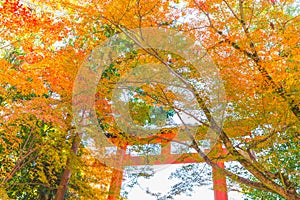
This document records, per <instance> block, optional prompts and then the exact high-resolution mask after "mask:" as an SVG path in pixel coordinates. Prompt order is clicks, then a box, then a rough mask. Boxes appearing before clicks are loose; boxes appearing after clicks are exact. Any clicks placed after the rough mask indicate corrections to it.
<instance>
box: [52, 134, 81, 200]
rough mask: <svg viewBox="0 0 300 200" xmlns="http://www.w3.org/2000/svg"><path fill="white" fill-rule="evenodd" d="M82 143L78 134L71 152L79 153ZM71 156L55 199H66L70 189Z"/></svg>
mask: <svg viewBox="0 0 300 200" xmlns="http://www.w3.org/2000/svg"><path fill="white" fill-rule="evenodd" d="M79 145H80V136H79V135H78V134H76V136H75V138H74V141H73V143H72V148H71V153H73V154H74V155H77V152H78V148H79ZM71 163H72V162H71V158H68V160H67V163H66V168H65V170H64V173H63V175H62V177H61V179H60V183H59V186H58V188H57V192H56V195H55V200H64V197H65V195H66V192H67V189H68V184H69V180H70V178H71V174H72V172H71V168H72V167H71Z"/></svg>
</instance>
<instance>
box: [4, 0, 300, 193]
mask: <svg viewBox="0 0 300 200" xmlns="http://www.w3.org/2000/svg"><path fill="white" fill-rule="evenodd" d="M177 3H179V4H177ZM180 3H181V4H183V6H180ZM45 7H46V8H45ZM34 8H39V9H41V11H40V12H37V14H36V15H35V14H32V13H33V11H32V10H31V9H34ZM0 13H1V16H3V17H4V18H3V19H2V20H1V24H2V25H3V27H4V28H3V29H2V30H1V41H3V45H4V47H5V48H4V49H5V50H4V52H5V54H6V55H5V58H4V59H1V75H0V77H1V79H0V80H1V86H2V87H1V106H2V109H3V113H2V114H1V115H2V116H3V120H2V122H1V125H2V124H3V125H2V126H1V136H2V135H3V137H1V156H2V155H3V156H2V157H1V159H2V160H4V159H7V161H6V162H5V165H6V166H3V167H5V170H4V171H3V173H2V175H3V176H2V177H3V178H2V177H1V180H2V182H9V181H10V180H14V181H17V180H19V178H20V177H21V175H19V176H17V175H16V174H17V173H20V174H22V173H26V172H25V171H29V172H30V173H29V175H28V177H26V180H25V181H28V182H30V181H32V180H33V179H34V180H36V179H38V180H40V182H39V184H40V186H43V184H46V185H47V187H48V189H49V187H50V189H49V190H48V191H50V192H49V193H51V195H52V197H48V198H54V196H55V198H56V199H63V198H64V197H67V196H68V194H69V195H71V196H69V198H74V197H78V195H80V196H82V198H83V199H84V197H83V196H85V195H86V196H88V194H89V192H90V191H88V190H83V189H82V188H81V189H78V187H80V186H79V185H81V186H82V187H86V188H89V187H91V185H92V184H96V182H97V180H99V181H100V178H103V182H101V183H100V184H104V185H106V186H107V187H108V184H107V178H109V177H110V170H108V169H106V168H105V167H104V166H102V165H101V163H98V164H96V166H101V167H100V168H101V169H102V170H99V171H96V170H89V169H90V168H88V167H87V166H88V165H86V166H85V165H84V164H82V165H80V164H78V163H82V162H83V163H84V162H85V163H89V162H88V160H89V159H91V158H90V157H88V156H82V155H83V154H84V153H86V154H88V151H87V150H86V149H85V148H84V146H83V145H80V138H81V134H82V133H78V132H76V130H74V127H73V126H74V125H72V118H71V117H70V116H72V114H73V113H72V109H71V106H72V105H71V97H72V87H73V83H74V79H75V77H76V73H77V69H78V68H79V67H80V65H81V63H82V62H83V60H84V58H85V57H86V56H87V55H88V53H89V51H90V50H92V49H93V48H94V47H96V46H97V45H99V44H101V42H102V41H104V40H106V39H107V37H111V36H113V35H115V34H118V33H121V32H123V33H125V34H126V33H127V31H128V30H130V29H133V28H141V29H142V28H145V27H156V28H166V29H170V30H176V31H178V32H184V33H185V34H187V35H189V36H190V37H191V38H193V39H194V40H195V41H198V42H200V43H201V45H202V46H203V48H204V49H205V50H206V51H207V53H208V54H209V55H210V57H211V58H212V60H213V61H214V62H215V64H216V66H217V67H218V70H219V73H220V75H221V77H222V80H223V83H224V86H225V90H226V104H227V108H226V114H225V115H226V119H225V121H224V124H223V126H218V124H216V123H213V122H214V116H213V115H212V114H211V112H212V110H213V108H211V107H210V104H209V103H210V102H207V101H208V100H209V98H206V97H207V96H205V95H206V93H205V91H204V92H203V93H201V92H200V94H201V95H199V94H198V95H197V93H198V92H199V91H195V89H193V88H195V83H193V82H192V81H182V82H181V83H180V86H181V87H184V86H187V85H188V86H189V87H190V88H192V89H191V90H192V92H193V93H194V95H195V96H196V100H197V103H198V106H199V107H200V108H199V109H200V110H202V111H204V115H205V117H206V119H205V120H202V119H198V120H199V121H200V122H201V123H200V124H201V126H203V127H202V131H203V130H205V131H206V130H207V129H211V130H212V131H214V132H216V134H218V135H219V137H220V141H221V142H222V143H223V144H224V145H225V146H226V149H227V151H228V155H227V156H231V157H232V159H234V160H236V161H238V162H239V163H240V164H241V165H242V166H243V169H245V171H247V172H248V173H249V174H250V176H251V177H250V178H245V177H242V176H239V171H238V170H236V171H234V170H230V169H221V168H220V167H219V166H217V164H216V162H215V160H217V159H218V157H214V156H216V155H212V156H207V155H205V154H204V153H203V152H202V151H201V149H199V148H198V145H197V140H196V139H195V138H194V139H193V140H192V142H193V143H192V145H191V146H190V147H192V148H195V150H197V152H198V153H199V156H201V157H203V159H204V160H205V161H206V163H208V164H209V165H211V166H212V167H214V168H215V169H217V170H219V171H220V172H222V173H224V174H225V175H227V177H229V178H230V179H231V180H232V181H233V182H237V183H239V184H240V185H241V187H242V188H243V189H244V192H246V193H248V194H249V195H254V196H255V195H265V194H268V195H269V194H270V193H272V194H277V195H279V196H281V197H283V198H285V199H299V184H297V180H299V174H298V173H297V171H298V167H297V165H298V164H299V163H298V160H299V156H298V155H299V152H298V150H297V146H299V130H300V127H299V120H300V107H299V102H300V99H299V36H298V35H297V34H296V33H297V32H299V26H300V23H299V17H298V13H299V11H298V10H296V8H295V5H293V2H292V1H271V2H269V1H265V0H262V1H250V0H249V1H244V0H240V1H231V0H206V1H196V0H195V1H192V0H191V1H182V2H180V1H177V2H171V1H158V0H152V1H139V0H122V1H104V0H101V1H84V0H82V1H72V0H65V1H55V0H52V1H47V2H46V1H45V2H44V1H40V2H38V1H28V7H25V6H21V5H20V4H19V2H18V1H3V3H2V4H1V12H0ZM15 15H17V16H19V17H14V16H15ZM54 19H55V20H54ZM186 19H188V20H186ZM33 25H34V26H33ZM140 36H141V35H140ZM130 39H133V38H129V39H128V40H130ZM58 41H61V42H62V41H63V42H64V45H63V46H64V47H62V48H61V49H60V48H58V49H56V48H57V43H56V42H58ZM125 42H128V41H125ZM130 42H133V43H134V42H137V41H136V40H134V39H133V40H131V41H130ZM130 42H129V43H130ZM55 43H56V45H54V44H55ZM129 46H130V45H129ZM2 49H3V48H2ZM119 51H120V52H122V51H124V49H120V50H119ZM125 52H126V51H125ZM123 53H124V52H123ZM168 54H169V52H167V53H166V52H161V51H158V50H156V49H151V51H150V50H147V49H142V50H141V51H139V52H135V51H133V52H129V53H128V52H126V53H124V54H123V56H121V57H119V58H118V59H117V60H114V61H112V63H111V65H109V66H106V67H107V70H105V71H104V73H103V74H102V78H101V80H100V83H99V87H98V88H97V93H96V96H97V98H98V101H96V106H97V114H98V118H99V119H100V124H101V125H102V126H103V128H104V130H105V131H106V133H107V137H113V138H114V137H117V138H123V139H122V140H121V141H122V142H125V143H126V142H128V141H129V140H130V138H128V135H127V136H126V135H125V137H123V136H122V135H121V134H120V130H119V129H118V127H117V124H116V123H115V119H114V118H113V117H112V116H109V115H107V114H108V113H111V112H112V110H111V107H110V102H111V99H112V93H111V92H112V90H113V89H114V88H115V87H116V82H118V81H119V80H120V77H122V76H125V75H126V73H127V72H128V71H130V70H132V69H133V68H135V67H136V65H138V64H142V63H149V62H151V63H161V64H163V65H165V67H167V68H169V69H170V70H173V71H176V70H179V69H183V68H184V67H187V66H188V68H189V70H190V71H189V72H188V73H185V74H179V73H177V75H178V76H180V77H181V78H182V79H181V80H197V81H199V79H197V78H199V77H201V75H199V72H198V73H196V72H195V70H194V69H195V68H196V66H192V65H187V63H185V62H184V61H183V58H180V57H177V56H176V55H172V62H168ZM7 75H9V76H7ZM132 92H133V94H134V95H133V99H136V100H135V101H131V102H130V103H129V107H130V108H131V110H130V111H131V113H130V116H131V118H132V119H133V120H134V122H135V123H136V124H139V125H140V126H143V125H147V124H149V123H150V124H154V125H156V126H158V125H159V124H160V123H165V121H167V119H170V118H172V116H174V115H176V114H178V109H180V108H179V107H176V106H175V105H174V101H175V100H178V99H177V98H178V96H180V95H179V93H180V92H178V93H177V94H176V95H174V92H171V91H170V90H168V89H167V87H166V86H164V85H162V84H156V83H151V84H148V85H147V84H145V85H143V86H140V87H136V88H133V90H132ZM183 96H184V95H183ZM159 109H161V112H160V111H159ZM176 109H177V110H176ZM149 112H150V113H151V112H152V113H154V115H155V112H160V113H159V114H158V115H156V116H164V117H163V118H161V119H158V118H157V119H156V120H152V121H151V117H150V115H147V114H145V113H149ZM194 118H197V116H194ZM12 133H14V134H12ZM161 135H162V137H163V134H161ZM230 135H235V136H239V137H234V138H230V137H229V136H230ZM245 135H247V137H245ZM33 136H34V137H33ZM165 137H167V136H166V135H165ZM3 138H4V139H3ZM32 138H34V139H32ZM169 139H170V138H169ZM30 141H33V143H31V142H30ZM51 141H54V142H51ZM288 141H289V142H288ZM12 144H13V145H12ZM61 144H64V145H61ZM10 145H12V146H11V147H10ZM37 149H39V151H37ZM40 149H41V150H40ZM46 150H47V151H49V155H48V154H46V152H45V151H46ZM24 151H25V152H27V153H25V152H24ZM38 152H39V153H38ZM254 152H255V153H254ZM13 154H16V155H19V158H21V160H18V159H17V160H16V158H18V156H15V157H13V158H12V156H11V155H13ZM76 154H79V155H80V156H75V155H76ZM291 157H292V158H293V159H289V158H291ZM22 159H23V160H22ZM27 161H28V162H27ZM22 162H23V163H25V164H29V163H32V164H31V165H32V166H31V167H24V166H22V167H20V163H22ZM92 163H97V161H93V162H92ZM54 166H55V167H54ZM79 166H80V167H79ZM82 166H85V167H82ZM93 169H95V168H93ZM1 170H2V168H1ZM22 170H25V171H24V172H22ZM35 170H36V171H35ZM62 171H63V172H62ZM7 172H8V175H7ZM34 172H36V174H37V175H38V176H35V174H34V177H32V175H30V174H32V173H34ZM47 173H51V174H52V176H51V177H50V178H49V177H48V176H49V174H47ZM184 175H187V176H188V173H183V176H184ZM103 176H106V179H105V178H104V177H103ZM47 177H48V178H47ZM90 179H93V181H87V183H84V182H81V183H78V182H80V181H78V182H77V184H79V185H76V184H75V181H76V180H82V181H85V180H90ZM183 180H184V181H186V183H188V181H187V180H188V179H183ZM72 181H74V182H72ZM10 183H11V184H12V187H14V188H16V187H20V186H18V185H17V184H15V185H14V184H13V181H11V182H10ZM16 183H18V182H16ZM20 183H22V182H20ZM35 183H36V182H35ZM73 183H74V185H73ZM73 186H74V187H73ZM76 186H78V187H76ZM2 187H3V186H2ZM47 187H45V188H47ZM68 188H70V189H69V193H68V192H67V191H68ZM76 188H77V190H76ZM40 189H41V190H40V194H42V193H44V194H45V192H44V191H43V189H44V188H43V187H41V188H40ZM78 191H85V192H83V193H82V194H79V193H80V192H79V193H78ZM182 191H184V190H182ZM101 192H102V190H100V191H98V193H97V194H92V195H91V196H93V195H94V196H95V195H98V196H97V197H98V198H99V199H100V198H105V197H106V196H105V194H104V193H102V195H100V193H101ZM172 194H173V193H172ZM10 195H20V194H12V193H11V194H10ZM47 195H48V194H47ZM49 195H50V194H49ZM72 195H74V196H72ZM91 198H92V197H91Z"/></svg>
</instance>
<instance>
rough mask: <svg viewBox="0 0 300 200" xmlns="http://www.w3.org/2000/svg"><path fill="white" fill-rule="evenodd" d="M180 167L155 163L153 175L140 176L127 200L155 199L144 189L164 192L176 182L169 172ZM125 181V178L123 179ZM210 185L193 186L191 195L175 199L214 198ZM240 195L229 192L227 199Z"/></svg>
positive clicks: (204, 199) (239, 197)
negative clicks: (169, 178)
mask: <svg viewBox="0 0 300 200" xmlns="http://www.w3.org/2000/svg"><path fill="white" fill-rule="evenodd" d="M178 167H180V165H178V164H173V165H159V166H158V165H157V166H155V170H156V173H155V175H154V177H151V178H150V179H144V178H141V179H140V181H139V185H135V186H134V187H133V188H132V189H131V190H130V191H128V192H129V195H128V200H141V199H145V200H156V198H155V197H152V196H150V195H148V194H146V192H145V191H144V190H145V189H146V188H149V189H150V191H151V192H156V193H157V192H161V193H162V194H166V193H167V192H168V191H169V190H170V188H171V186H172V185H174V184H175V183H177V180H176V179H175V180H174V179H172V180H168V177H169V175H170V173H171V172H174V171H175V170H176V168H178ZM123 181H124V183H126V180H123ZM211 188H212V186H205V187H200V188H195V190H196V191H194V194H193V195H192V196H186V195H181V196H176V197H175V198H174V199H175V200H202V199H203V200H214V194H213V190H212V189H211ZM242 199H243V198H242V195H241V194H240V193H237V192H229V200H242Z"/></svg>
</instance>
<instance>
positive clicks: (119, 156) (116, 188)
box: [104, 129, 234, 200]
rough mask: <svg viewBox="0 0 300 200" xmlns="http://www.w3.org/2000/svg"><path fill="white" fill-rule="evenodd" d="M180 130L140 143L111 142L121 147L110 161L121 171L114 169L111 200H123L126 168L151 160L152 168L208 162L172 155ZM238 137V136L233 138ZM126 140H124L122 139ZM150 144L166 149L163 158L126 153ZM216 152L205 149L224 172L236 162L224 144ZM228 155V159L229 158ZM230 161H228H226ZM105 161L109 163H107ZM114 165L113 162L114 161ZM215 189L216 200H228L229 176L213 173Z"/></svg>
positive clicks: (197, 157) (196, 156)
mask: <svg viewBox="0 0 300 200" xmlns="http://www.w3.org/2000/svg"><path fill="white" fill-rule="evenodd" d="M176 134H177V133H176V130H174V129H173V130H170V129H169V130H168V133H167V134H166V133H160V134H156V135H154V136H152V137H151V139H149V138H140V139H136V142H132V141H131V142H125V143H124V142H123V143H122V142H120V139H119V138H110V141H111V142H112V143H113V144H118V147H117V148H118V149H117V152H116V154H115V155H114V156H112V157H110V158H109V159H112V160H114V161H116V162H117V166H119V167H118V169H117V168H115V169H113V176H112V179H111V184H110V188H109V195H108V200H117V199H119V197H120V192H121V186H122V179H123V169H124V167H125V166H139V165H145V159H147V164H148V165H160V164H185V163H200V162H205V161H204V160H203V159H202V158H201V157H200V155H199V154H198V153H181V154H180V156H178V154H177V155H174V154H172V153H171V145H170V142H171V141H172V139H169V138H174V137H175V135H176ZM200 135H201V134H196V135H195V139H197V140H201V139H202V140H203V139H204V138H205V137H204V136H203V135H202V136H200ZM231 137H234V136H231ZM121 140H122V139H121ZM148 144H161V145H162V146H163V145H164V148H161V149H162V151H161V153H160V155H139V156H132V155H130V154H128V153H126V149H127V147H129V146H131V145H148ZM213 145H214V147H213V148H212V149H204V153H206V154H208V153H210V154H213V155H214V156H217V157H220V159H218V161H217V164H218V166H220V167H221V168H223V169H224V162H225V161H231V160H233V158H232V157H230V155H226V154H227V151H226V149H225V148H223V147H222V144H221V142H220V141H219V142H217V143H213ZM225 155H226V156H225ZM225 157H226V159H225ZM104 161H105V160H104ZM110 162H111V160H110ZM212 178H213V188H214V199H215V200H228V192H227V184H226V176H225V175H224V174H223V173H221V172H220V171H218V170H216V169H214V168H213V169H212Z"/></svg>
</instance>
